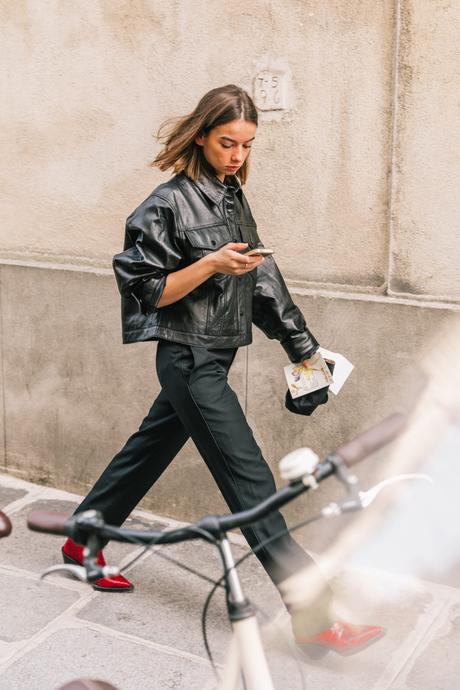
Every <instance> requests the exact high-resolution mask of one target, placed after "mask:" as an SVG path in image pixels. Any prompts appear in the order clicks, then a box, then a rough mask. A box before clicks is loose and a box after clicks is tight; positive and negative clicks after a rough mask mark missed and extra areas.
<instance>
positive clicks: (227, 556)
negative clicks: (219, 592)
mask: <svg viewBox="0 0 460 690" xmlns="http://www.w3.org/2000/svg"><path fill="white" fill-rule="evenodd" d="M219 552H220V555H221V558H222V562H223V565H224V569H225V573H226V578H225V580H226V589H227V610H228V616H229V619H230V621H231V624H232V629H233V635H232V641H231V644H230V650H229V653H228V657H227V660H226V663H225V666H224V669H223V671H222V674H221V676H220V679H219V686H218V688H219V690H237V688H238V685H239V681H240V672H241V671H242V672H243V676H244V679H245V682H246V687H247V690H274V687H273V683H272V679H271V676H270V671H269V669H268V665H267V660H266V658H265V652H264V649H263V646H262V640H261V637H260V630H259V624H258V622H257V618H256V614H255V610H254V607H253V606H252V604H251V603H250V602H249V601H248V599H246V598H245V596H244V594H243V590H242V588H241V583H240V580H239V577H238V573H237V571H236V568H235V561H234V559H233V554H232V551H231V548H230V544H229V541H228V539H227V537H226V536H224V537H223V538H222V539H221V541H220V542H219Z"/></svg>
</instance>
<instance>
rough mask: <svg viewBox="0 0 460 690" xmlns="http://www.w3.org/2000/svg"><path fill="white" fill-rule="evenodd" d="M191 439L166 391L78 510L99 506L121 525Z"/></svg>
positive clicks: (105, 516)
mask: <svg viewBox="0 0 460 690" xmlns="http://www.w3.org/2000/svg"><path fill="white" fill-rule="evenodd" d="M187 439H188V433H187V432H186V431H185V429H184V427H183V426H182V424H181V422H180V420H179V418H178V417H177V415H176V413H175V411H174V409H173V408H172V407H171V404H170V402H169V401H168V398H167V397H166V395H165V393H164V391H161V393H160V394H159V396H158V397H157V399H156V400H155V402H154V403H153V405H152V407H151V408H150V411H149V413H148V414H147V416H146V417H145V419H144V420H143V421H142V424H141V425H140V427H139V430H138V431H136V432H135V433H134V434H133V435H132V436H131V437H130V438H129V439H128V440H127V442H126V444H125V445H124V447H123V448H122V449H121V450H120V452H119V453H117V454H116V455H115V457H114V458H113V460H112V462H111V463H110V464H109V465H108V466H107V468H106V469H105V470H104V472H103V473H102V475H101V476H100V477H99V479H98V480H97V482H96V484H95V485H94V487H93V488H92V489H91V491H90V492H89V494H88V495H87V496H86V498H85V499H84V500H83V502H82V503H81V504H80V505H79V506H78V508H77V510H76V511H75V512H81V511H82V510H89V509H90V508H95V509H97V510H100V511H101V512H102V513H103V515H104V519H105V521H106V522H107V523H108V524H110V525H121V524H122V523H123V522H124V520H126V518H127V517H128V515H129V514H130V513H131V512H132V510H134V508H135V507H136V506H137V504H138V503H139V501H140V500H141V499H142V498H143V497H144V496H145V494H146V493H147V491H148V490H149V489H150V487H151V486H152V485H153V484H154V483H155V482H156V480H157V479H158V478H159V477H160V475H161V474H162V473H163V472H164V470H165V469H166V468H167V467H168V465H169V464H170V462H171V461H172V460H173V459H174V458H175V456H176V455H177V453H178V452H179V451H180V449H181V448H182V446H183V445H184V444H185V442H186V441H187Z"/></svg>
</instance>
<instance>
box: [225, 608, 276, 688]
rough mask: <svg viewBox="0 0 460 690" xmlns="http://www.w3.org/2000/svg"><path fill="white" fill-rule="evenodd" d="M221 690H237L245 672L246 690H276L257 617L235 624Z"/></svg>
mask: <svg viewBox="0 0 460 690" xmlns="http://www.w3.org/2000/svg"><path fill="white" fill-rule="evenodd" d="M232 627H233V637H232V642H231V645H230V650H229V653H228V657H227V661H226V664H225V666H224V669H223V671H222V674H221V680H220V682H219V685H218V690H237V688H238V685H239V682H240V672H241V671H242V672H243V676H244V680H245V682H246V687H247V690H274V686H273V682H272V679H271V675H270V671H269V669H268V665H267V660H266V658H265V652H264V649H263V646H262V640H261V639H260V631H259V624H258V622H257V618H256V616H255V615H254V616H251V618H245V619H243V620H241V621H235V622H234V623H233V625H232Z"/></svg>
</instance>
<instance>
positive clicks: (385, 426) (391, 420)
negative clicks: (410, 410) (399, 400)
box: [335, 412, 407, 467]
mask: <svg viewBox="0 0 460 690" xmlns="http://www.w3.org/2000/svg"><path fill="white" fill-rule="evenodd" d="M406 421H407V419H406V416H405V415H403V414H401V413H399V412H396V413H395V414H392V415H390V416H389V417H385V419H383V420H382V421H381V422H379V423H378V424H376V425H375V426H372V427H371V428H370V429H367V431H364V432H363V433H362V434H360V435H359V436H356V438H354V439H352V440H351V441H348V443H344V444H343V445H341V446H340V447H339V448H337V450H336V451H335V452H336V454H337V455H339V456H340V457H341V458H342V460H343V461H344V462H345V464H346V465H348V467H351V466H352V465H355V464H356V463H357V462H359V461H360V460H362V459H363V458H365V457H367V456H368V455H371V453H374V452H375V451H376V450H378V449H379V448H382V446H385V445H386V444H387V443H390V441H393V439H394V438H396V436H398V434H400V433H401V431H402V430H403V429H404V427H405V425H406Z"/></svg>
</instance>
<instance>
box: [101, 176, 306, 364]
mask: <svg viewBox="0 0 460 690" xmlns="http://www.w3.org/2000/svg"><path fill="white" fill-rule="evenodd" d="M232 241H233V242H248V243H249V245H250V246H252V247H255V246H257V245H259V244H262V243H261V241H260V239H259V236H258V234H257V228H256V223H255V221H254V218H253V217H252V214H251V210H250V208H249V204H248V202H247V200H246V198H245V196H244V194H243V191H242V189H241V186H240V184H239V182H238V180H237V178H236V177H235V176H233V175H232V176H229V177H226V178H225V184H223V183H221V182H220V180H219V179H218V178H217V177H215V176H208V175H203V176H202V177H201V178H200V179H199V180H198V181H197V182H193V181H192V180H191V179H190V178H188V177H187V176H186V175H185V174H184V173H180V174H179V175H176V176H174V177H173V178H171V179H170V180H169V181H168V182H166V183H164V184H161V185H159V186H158V187H157V188H156V189H154V191H153V192H152V193H151V194H150V196H149V197H148V198H147V199H146V200H145V201H143V202H142V204H141V205H140V206H139V207H138V208H136V210H135V211H133V213H131V215H130V216H129V217H128V219H127V221H126V234H125V242H124V247H123V252H121V253H120V254H116V255H115V256H114V258H113V268H114V271H115V276H116V279H117V283H118V288H119V290H120V293H121V296H122V300H121V301H122V329H123V342H124V343H131V342H137V341H142V340H159V339H163V340H173V341H175V342H179V343H186V344H189V345H203V346H207V347H216V348H226V347H239V346H242V345H248V344H249V343H250V342H251V341H252V332H251V324H252V323H254V324H255V325H256V326H258V327H259V328H260V329H261V330H262V331H263V332H264V333H265V334H266V335H267V336H268V337H269V338H276V339H277V340H279V341H280V343H281V345H282V346H283V347H284V349H285V350H286V353H287V355H288V357H289V358H290V360H291V361H292V362H298V361H300V360H301V359H303V358H306V357H309V356H310V355H312V354H313V352H315V351H316V350H317V348H318V343H317V341H316V340H315V338H314V337H313V335H312V334H311V333H310V332H309V330H308V328H307V325H306V323H305V319H304V317H303V316H302V313H301V312H300V310H299V309H298V308H297V307H296V305H295V304H294V303H293V301H292V299H291V296H290V294H289V292H288V290H287V287H286V284H285V282H284V280H283V278H282V276H281V273H280V271H279V269H278V267H277V265H276V263H275V261H274V259H273V257H271V256H269V257H267V258H266V259H265V261H263V262H262V263H261V265H260V266H258V267H257V268H256V269H254V270H253V271H250V272H249V273H247V274H245V275H241V276H231V275H226V274H223V273H215V274H214V275H213V276H212V277H211V278H209V279H208V280H207V281H206V282H204V283H202V284H201V285H199V286H198V287H197V288H195V289H194V290H192V291H191V292H190V293H189V294H188V295H186V296H185V297H183V298H182V299H180V300H178V301H177V302H175V303H174V304H171V305H168V306H166V307H161V308H157V307H156V304H157V303H158V301H159V299H160V297H161V295H162V293H163V289H164V286H165V282H166V276H167V275H168V273H170V272H171V271H177V270H179V269H181V268H183V267H184V266H188V265H190V264H191V263H193V262H194V261H197V260H198V259H200V258H201V257H203V256H204V255H205V254H207V253H209V252H212V251H215V250H216V249H219V248H220V247H221V246H222V245H224V244H226V243H227V242H232Z"/></svg>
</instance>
